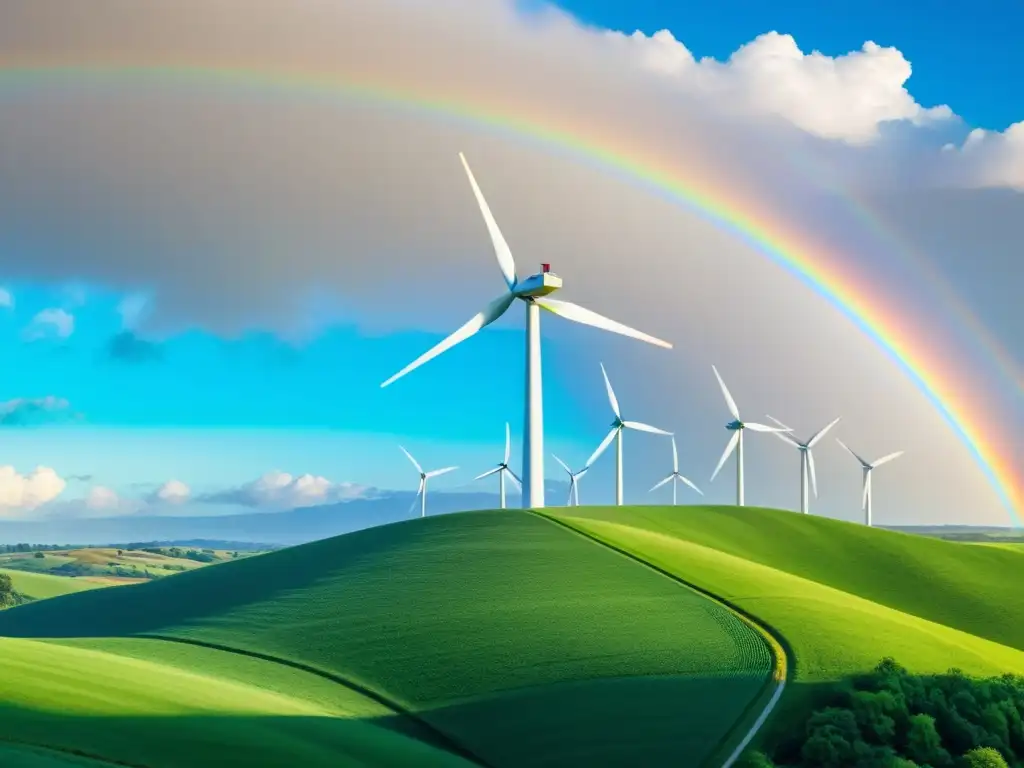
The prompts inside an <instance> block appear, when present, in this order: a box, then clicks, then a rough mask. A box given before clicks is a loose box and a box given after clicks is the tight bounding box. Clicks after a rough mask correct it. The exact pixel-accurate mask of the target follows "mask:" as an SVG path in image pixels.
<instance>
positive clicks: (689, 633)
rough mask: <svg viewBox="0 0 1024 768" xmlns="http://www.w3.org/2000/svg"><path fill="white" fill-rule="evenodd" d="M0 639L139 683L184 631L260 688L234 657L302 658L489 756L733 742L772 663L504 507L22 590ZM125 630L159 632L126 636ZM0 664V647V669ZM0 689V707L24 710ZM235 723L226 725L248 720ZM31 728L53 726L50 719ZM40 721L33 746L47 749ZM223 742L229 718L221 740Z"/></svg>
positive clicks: (653, 581)
mask: <svg viewBox="0 0 1024 768" xmlns="http://www.w3.org/2000/svg"><path fill="white" fill-rule="evenodd" d="M0 635H6V636H9V637H21V638H56V639H54V640H51V641H49V642H46V643H39V642H29V644H28V647H29V648H31V649H33V652H36V651H35V649H39V648H44V647H45V648H49V649H56V648H59V649H60V652H61V653H65V652H67V653H100V654H101V655H102V658H104V659H115V660H117V661H116V663H127V662H128V661H131V662H133V663H134V662H137V663H144V664H146V665H149V666H146V667H145V669H146V670H147V672H146V675H147V679H148V677H150V676H151V677H152V678H153V679H154V680H156V679H157V678H158V677H159V676H160V675H162V674H164V673H165V672H167V673H170V672H174V671H175V670H178V671H184V670H185V669H192V668H193V667H192V666H191V665H192V663H193V662H188V663H186V662H183V661H181V660H180V659H179V660H178V661H174V660H173V659H171V658H170V657H169V654H170V653H171V651H170V650H169V649H171V648H172V647H173V648H174V649H181V648H189V649H190V650H191V651H193V652H197V649H196V648H195V647H194V646H189V645H183V644H182V642H187V643H192V644H202V645H203V646H205V647H203V648H201V649H198V650H201V651H203V652H204V653H221V654H223V655H221V656H218V657H217V659H218V660H217V662H216V664H214V665H213V667H210V666H209V665H210V664H213V662H212V661H209V660H208V661H205V662H203V663H204V664H205V665H206V666H205V667H199V666H196V667H194V668H195V669H197V670H205V671H204V672H203V674H207V675H208V676H209V677H210V679H211V680H212V679H215V680H218V681H228V682H230V683H231V684H236V685H240V686H250V687H251V686H253V685H256V686H259V687H261V689H263V690H268V688H267V686H269V685H270V683H269V682H267V681H265V680H263V678H262V677H261V674H262V673H259V674H258V673H257V670H256V669H255V668H253V667H252V665H254V664H258V665H260V669H261V670H263V669H267V668H269V667H278V666H280V665H275V664H273V663H272V662H271V661H268V659H275V660H278V661H279V662H284V663H287V664H291V665H293V666H294V667H301V668H303V669H305V670H306V672H305V673H303V674H306V678H305V679H312V678H313V677H314V676H315V675H313V674H310V673H314V672H315V673H316V674H317V675H319V677H317V678H316V679H317V680H320V681H322V680H323V678H324V677H325V676H326V677H330V678H331V679H332V680H334V681H335V682H336V683H344V684H346V685H347V686H348V687H349V688H352V689H357V690H359V691H364V692H365V693H366V694H367V696H368V697H369V698H370V699H373V700H376V701H377V702H378V703H381V702H382V703H383V704H384V705H385V706H387V707H388V708H389V709H391V710H392V711H393V712H394V713H396V715H395V717H396V718H397V719H398V720H407V721H413V722H414V723H416V724H419V726H420V727H421V728H425V729H427V730H429V731H430V732H431V733H432V734H434V736H435V737H436V738H435V741H437V742H438V743H441V742H443V741H444V740H445V739H447V740H450V742H454V743H455V744H457V745H458V747H460V748H461V749H462V750H464V751H465V752H466V753H468V754H470V755H473V756H475V757H476V758H478V759H479V760H480V761H482V762H484V763H486V764H487V765H491V766H506V765H507V766H512V765H527V764H529V765H545V766H560V765H608V766H611V765H654V764H681V763H685V764H697V763H699V762H700V761H701V760H702V759H703V758H705V757H708V756H709V755H711V754H713V753H716V751H718V750H720V749H721V748H722V747H723V745H725V744H727V743H729V741H730V739H733V740H734V739H735V737H736V733H737V727H738V725H737V724H742V723H744V722H746V721H748V720H749V718H750V716H751V711H750V709H751V706H752V704H753V703H754V702H755V701H756V700H758V699H759V698H760V697H761V696H762V695H763V693H764V691H765V689H766V687H767V683H768V681H769V677H770V672H771V666H772V659H771V655H770V651H769V646H768V645H767V644H766V642H765V641H764V639H763V638H762V637H761V635H759V634H758V633H757V632H756V631H754V630H753V629H751V628H750V627H749V626H748V625H747V624H746V623H744V622H743V621H741V620H740V619H738V618H737V617H736V616H735V615H733V614H732V613H731V612H730V611H728V610H726V609H724V608H722V607H721V606H720V605H718V604H717V603H715V602H713V601H711V600H709V599H708V598H706V597H703V596H701V595H699V594H698V593H696V592H694V591H692V590H690V589H688V588H686V587H684V586H681V585H680V584H679V583H678V582H676V581H673V580H672V579H670V578H666V577H665V576H664V575H661V574H659V573H657V572H655V571H653V570H652V569H650V568H647V567H645V566H643V565H641V564H638V563H636V562H634V561H632V560H630V559H629V558H626V557H623V556H622V555H620V554H618V553H615V552H613V551H611V550H609V549H608V548H606V547H602V546H598V545H596V544H595V543H594V542H592V541H589V540H587V539H586V538H585V537H582V536H579V535H578V534H576V533H574V532H571V531H568V530H566V529H565V528H564V527H562V526H559V525H557V524H554V523H552V522H550V521H547V520H544V519H542V518H540V517H538V516H536V515H532V514H527V513H523V512H513V511H508V512H499V511H494V512H480V513H468V514H462V515H447V516H440V517H436V518H427V519H426V520H419V521H413V522H410V523H402V524H397V525H391V526H384V527H381V528H376V529H371V530H368V531H361V532H358V533H354V534H349V535H346V536H341V537H337V538H334V539H329V540H325V541H321V542H316V543H313V544H309V545H305V546H302V547H295V548H292V549H287V550H281V551H278V552H273V553H270V554H266V555H262V556H260V557H258V558H252V559H246V560H238V561H235V562H230V563H224V564H222V565H219V566H218V567H216V568H208V569H199V570H195V571H190V572H188V573H183V574H180V575H178V576H175V577H174V578H173V579H160V580H156V581H153V582H149V583H146V584H139V585H131V586H124V587H118V588H117V589H112V590H95V591H91V592H86V593H82V594H77V595H71V596H66V597H58V598H54V599H52V600H48V601H44V602H39V603H34V604H29V605H26V606H22V607H19V608H16V609H13V610H10V611H6V612H4V613H3V614H2V615H0ZM139 635H149V636H155V637H160V638H164V640H154V639H145V640H144V639H130V638H132V637H133V636H139ZM172 640H177V641H179V642H171V641H172ZM3 642H10V643H18V642H22V643H25V642H26V641H16V640H10V641H3ZM210 646H217V647H220V648H221V649H226V650H231V651H233V653H229V654H224V652H223V650H221V651H212V650H210ZM26 653H27V651H26ZM227 657H230V658H227ZM257 657H258V658H257ZM203 658H204V659H209V658H210V657H205V656H204V657H203ZM7 659H8V656H7V655H5V654H4V653H0V676H5V675H7V674H8V672H7V667H8V666H9V665H10V663H11V662H9V661H8V660H7ZM107 663H110V664H114V663H115V662H114V661H110V662H107ZM241 665H246V669H242V666H241ZM72 666H73V665H72V664H70V663H69V665H68V666H67V673H68V674H70V673H71V668H72ZM286 668H287V667H286ZM155 670H160V672H157V671H155ZM294 671H295V672H296V673H297V672H299V670H298V669H296V670H294ZM101 678H102V679H104V680H105V679H106V675H105V673H104V675H102V676H97V679H101ZM136 679H138V678H136ZM275 685H276V686H277V689H276V692H275V691H273V690H268V695H270V693H275V695H278V696H283V697H285V698H286V699H287V700H288V701H289V702H291V701H292V700H294V699H295V698H300V699H301V700H302V702H304V705H309V706H313V705H316V706H318V707H321V708H323V707H325V706H327V704H325V703H324V702H323V701H322V700H321V699H322V697H323V696H324V695H325V692H324V691H323V690H321V689H318V691H319V692H318V693H317V694H316V695H315V696H313V695H312V694H309V693H307V692H305V688H304V687H302V688H300V689H297V688H295V686H296V685H298V682H297V681H291V682H289V681H283V682H278V683H275ZM305 685H306V683H302V686H305ZM83 686H84V681H83ZM26 687H27V688H31V687H32V685H31V683H29V682H26ZM145 687H148V685H147V686H145ZM158 687H160V688H161V690H163V689H167V688H168V687H169V683H165V682H160V683H159V686H158ZM339 687H340V686H339ZM296 690H300V692H302V695H301V696H297V694H296V693H295V691H296ZM76 695H77V694H76ZM225 695H226V694H225ZM6 696H7V694H0V706H7V707H13V708H15V709H16V710H21V709H25V708H28V709H30V710H31V709H32V707H33V706H36V705H35V704H32V702H28V703H26V702H24V701H20V700H15V701H13V702H11V701H4V698H5V697H6ZM108 698H109V697H108ZM243 698H244V697H243ZM203 700H204V701H206V699H205V698H204V699H203ZM233 701H234V700H232V702H233ZM274 702H275V703H274V706H282V707H283V706H285V704H282V703H280V702H279V701H278V699H274ZM229 703H231V702H229ZM328 704H329V702H328ZM231 705H232V706H234V704H231ZM180 706H181V707H182V710H181V712H182V713H181V715H180V718H183V720H182V721H181V722H180V724H179V726H178V727H179V728H185V729H191V728H192V727H193V723H195V722H198V721H197V720H196V719H195V718H193V717H192V716H191V715H189V714H188V711H189V710H188V708H189V707H194V706H197V704H195V703H194V702H192V700H189V701H188V702H186V703H184V704H182V705H180ZM207 706H208V707H209V708H215V707H216V706H218V705H216V704H215V703H210V704H208V705H207ZM268 706H270V705H269V704H268ZM288 706H292V704H291V703H289V704H288ZM270 714H271V713H269V712H268V713H267V715H266V717H269V716H270ZM753 714H756V712H754V713H753ZM253 717H254V716H253V715H252V714H249V715H246V716H245V718H243V719H244V720H245V723H248V725H246V724H245V723H242V724H240V725H239V726H238V727H239V728H241V729H244V728H246V727H252V723H253ZM259 717H260V718H261V721H262V718H264V717H265V716H264V715H260V716H259ZM67 719H69V720H71V721H73V722H77V720H74V718H70V717H69V718H67ZM116 719H117V718H115V720H116ZM160 719H161V718H158V720H160ZM225 719H226V720H228V721H231V722H234V721H235V720H236V718H234V716H232V717H226V718H225ZM269 719H270V721H271V722H273V723H277V722H278V718H277V717H276V716H274V717H269ZM293 720H294V717H293ZM18 722H19V721H18V719H17V718H16V717H14V718H4V717H0V737H4V736H5V734H4V733H3V729H6V728H7V727H8V726H7V725H5V723H14V724H15V725H17V724H18ZM282 722H284V721H283V720H282ZM288 722H292V721H291V720H289V721H288ZM358 722H359V723H362V722H363V721H362V720H360V721H358ZM40 727H41V728H42V726H40ZM46 727H47V728H49V729H50V731H52V732H63V730H62V729H63V728H64V725H63V724H62V723H61V722H49V723H47V724H46ZM118 727H121V726H120V723H119V724H118ZM154 727H156V726H154ZM282 727H283V726H282ZM368 727H369V726H368ZM69 728H71V726H69ZM409 728H410V726H409V724H408V723H406V724H405V725H403V729H404V730H406V731H408V730H409ZM72 730H73V728H72ZM96 730H101V729H96ZM378 730H379V729H378ZM181 732H186V731H181ZM76 733H77V732H76ZM39 734H40V736H39V738H40V741H39V742H37V743H39V744H40V745H52V743H51V742H47V741H45V740H43V738H44V733H43V730H40V731H39ZM85 735H87V734H81V737H82V738H84V736H85ZM68 738H69V739H71V741H75V739H77V738H79V736H74V737H73V738H72V737H68ZM97 738H98V737H97ZM235 738H243V734H242V733H241V731H239V733H238V736H237V737H232V738H231V739H228V741H227V742H226V743H234V739H235ZM267 738H270V736H269V735H268V736H267ZM427 740H430V739H429V738H428V739H427ZM203 743H204V744H206V743H207V742H205V741H204V742H203ZM213 743H214V739H213V736H210V737H209V744H211V745H212V744H213ZM220 743H224V742H220ZM203 749H204V748H197V752H196V755H195V761H194V762H193V763H191V765H196V766H200V765H204V764H213V765H219V764H221V763H218V762H217V760H218V759H222V758H223V754H218V753H216V752H215V751H210V752H205V751H203ZM210 749H211V750H213V749H214V748H213V747H212V746H211V747H210ZM90 754H93V755H94V756H103V755H106V754H108V753H105V752H103V750H101V749H98V748H97V750H96V751H95V752H90ZM292 762H296V764H303V765H307V764H308V765H313V764H315V763H313V762H303V761H301V760H298V761H292ZM146 764H147V765H149V763H146Z"/></svg>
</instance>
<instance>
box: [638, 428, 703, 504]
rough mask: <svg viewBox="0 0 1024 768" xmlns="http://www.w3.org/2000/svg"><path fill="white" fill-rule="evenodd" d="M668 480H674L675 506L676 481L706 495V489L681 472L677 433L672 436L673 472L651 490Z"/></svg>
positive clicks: (673, 495) (674, 501) (673, 502)
mask: <svg viewBox="0 0 1024 768" xmlns="http://www.w3.org/2000/svg"><path fill="white" fill-rule="evenodd" d="M668 482H672V506H673V507H674V506H675V505H676V482H680V483H686V484H687V485H688V486H690V487H691V488H693V490H695V491H696V492H697V493H699V494H700V495H701V496H703V495H704V491H702V490H701V489H700V488H698V487H697V486H696V485H694V484H693V483H692V482H690V481H689V480H688V479H686V478H685V477H683V476H682V475H680V474H679V451H677V450H676V437H675V435H673V436H672V474H670V475H669V476H668V477H666V478H665V479H664V480H662V481H661V482H660V483H658V484H657V485H656V486H654V487H653V488H651V491H656V490H657V489H658V488H661V486H663V485H664V484H665V483H668ZM648 493H650V491H648Z"/></svg>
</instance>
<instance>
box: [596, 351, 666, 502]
mask: <svg viewBox="0 0 1024 768" xmlns="http://www.w3.org/2000/svg"><path fill="white" fill-rule="evenodd" d="M601 375H602V376H604V386H605V389H607V390H608V402H609V403H610V404H611V406H612V413H614V414H615V421H613V422H612V431H611V432H609V433H608V436H607V437H605V439H604V440H602V441H601V444H600V445H599V446H597V450H596V451H594V453H593V454H592V455H591V457H590V458H589V459H587V466H588V467H589V466H590V465H592V464H593V463H594V462H595V461H597V460H598V458H600V456H601V454H602V453H604V452H605V449H606V448H607V447H608V446H609V445H610V444H611V442H612V440H615V439H616V438H618V440H616V443H615V503H616V504H617V505H618V506H620V507H621V506H622V432H623V430H626V429H635V430H637V431H638V432H650V433H652V434H655V435H671V434H672V433H671V432H666V431H665V430H663V429H658V428H657V427H652V426H651V425H650V424H642V423H640V422H639V421H623V420H622V414H620V413H619V401H618V400H617V399H616V398H615V391H614V390H613V389H612V383H611V382H610V381H608V373H607V372H606V371H605V369H604V363H601Z"/></svg>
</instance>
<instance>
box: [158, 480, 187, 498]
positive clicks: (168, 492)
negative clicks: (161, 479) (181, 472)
mask: <svg viewBox="0 0 1024 768" xmlns="http://www.w3.org/2000/svg"><path fill="white" fill-rule="evenodd" d="M191 495H192V489H191V488H189V487H188V486H187V485H186V484H185V483H183V482H181V480H168V481H167V482H166V483H164V484H163V485H161V486H160V487H159V488H158V489H157V490H156V493H154V494H153V498H154V500H156V501H162V502H165V503H167V504H182V503H184V502H186V501H188V499H189V497H190V496H191Z"/></svg>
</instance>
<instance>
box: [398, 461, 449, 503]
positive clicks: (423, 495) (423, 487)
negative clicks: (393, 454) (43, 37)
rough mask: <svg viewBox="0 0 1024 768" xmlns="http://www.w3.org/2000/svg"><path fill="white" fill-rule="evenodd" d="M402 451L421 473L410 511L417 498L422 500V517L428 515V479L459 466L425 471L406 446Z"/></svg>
mask: <svg viewBox="0 0 1024 768" xmlns="http://www.w3.org/2000/svg"><path fill="white" fill-rule="evenodd" d="M398 447H399V448H402V446H398ZM402 453H404V454H405V455H406V456H408V457H409V461H411V462H412V465H413V466H414V467H416V471H417V472H419V473H420V487H419V489H417V491H416V498H414V499H413V500H412V506H410V507H409V511H410V512H412V511H413V509H415V508H416V500H417V499H419V501H420V517H426V516H427V480H429V479H430V478H432V477H438V476H440V475H444V474H447V473H449V472H452V471H454V470H456V469H458V467H445V468H444V469H435V470H434V471H433V472H424V471H423V467H421V466H420V465H419V462H418V461H416V459H414V458H413V457H412V454H411V453H409V452H408V451H407V450H405V448H402Z"/></svg>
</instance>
